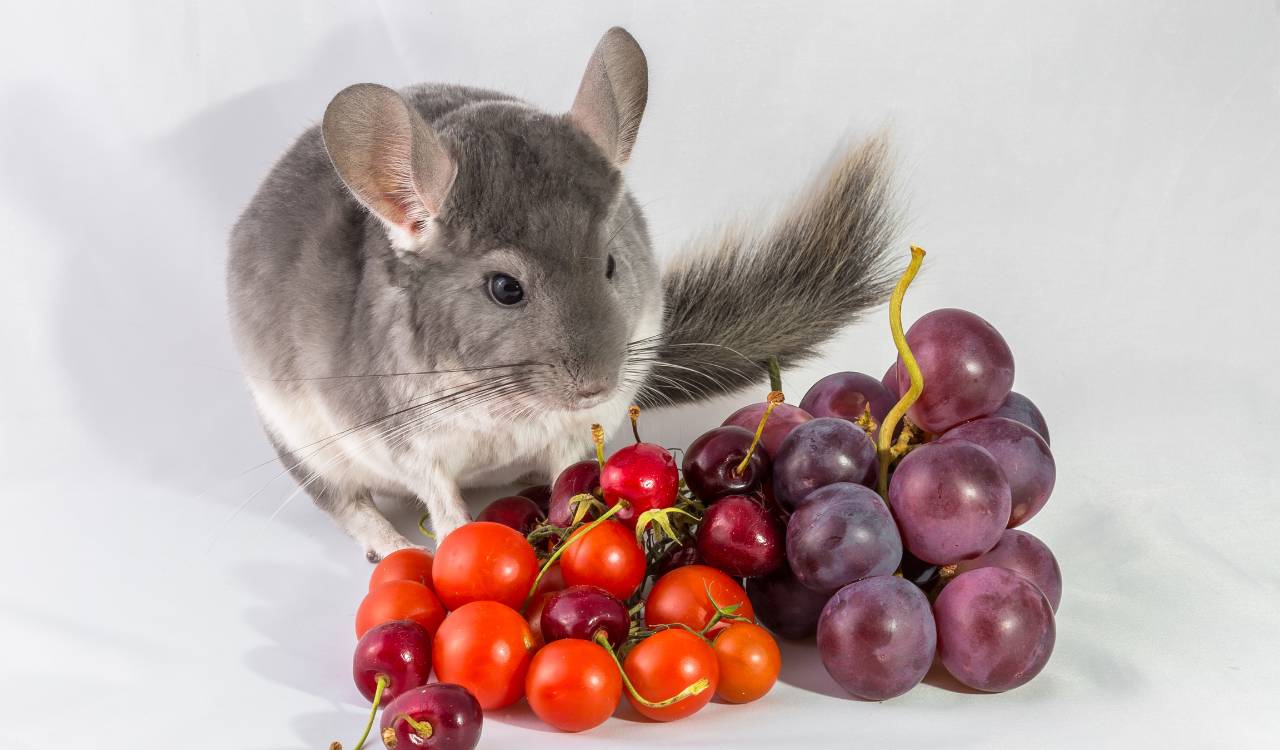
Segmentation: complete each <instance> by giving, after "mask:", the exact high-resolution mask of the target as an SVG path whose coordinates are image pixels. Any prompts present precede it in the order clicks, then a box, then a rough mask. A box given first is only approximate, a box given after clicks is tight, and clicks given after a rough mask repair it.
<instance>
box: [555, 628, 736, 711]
mask: <svg viewBox="0 0 1280 750" xmlns="http://www.w3.org/2000/svg"><path fill="white" fill-rule="evenodd" d="M557 642H558V641H557ZM622 668H623V670H624V671H626V673H627V678H628V679H630V680H631V684H632V686H633V687H635V689H636V692H638V693H639V694H640V696H641V697H642V698H644V699H645V700H647V701H650V702H652V703H661V702H662V701H665V700H669V699H671V698H673V697H675V696H677V695H679V694H680V693H681V692H682V691H683V690H685V689H686V688H688V687H689V686H690V685H692V684H694V683H696V682H697V681H698V680H701V679H706V680H707V683H708V684H707V687H706V688H704V689H703V690H702V692H700V693H698V694H696V695H689V696H686V697H684V698H682V699H680V700H678V701H676V702H675V703H672V704H671V705H669V706H663V707H661V708H652V707H650V706H646V705H644V704H643V703H640V702H638V701H637V700H636V699H635V697H634V696H632V695H631V693H627V700H628V701H630V702H631V705H632V706H634V707H635V709H636V710H637V711H639V712H640V713H641V714H643V715H645V716H648V717H649V718H650V719H653V720H655V721H674V720H676V719H683V718H684V717H686V716H688V715H690V714H692V713H694V712H695V711H697V710H698V709H700V708H702V707H703V706H705V705H707V703H708V702H710V701H711V697H712V696H713V695H715V692H716V685H717V684H719V681H720V666H719V664H717V663H716V655H715V652H714V651H712V650H711V647H710V646H708V645H707V642H706V641H704V640H703V639H701V638H699V637H698V636H696V635H694V634H693V633H690V632H689V631H687V630H682V629H680V628H671V629H669V630H659V631H658V632H657V633H654V634H653V635H651V636H649V637H648V638H645V639H644V640H643V641H640V643H638V644H637V645H636V646H635V647H634V648H632V649H631V653H629V654H627V658H626V660H625V661H623V663H622Z"/></svg>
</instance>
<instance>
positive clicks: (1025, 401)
mask: <svg viewBox="0 0 1280 750" xmlns="http://www.w3.org/2000/svg"><path fill="white" fill-rule="evenodd" d="M991 416H993V417H1004V418H1005V419H1012V420H1013V421H1015V422H1021V423H1022V424H1025V425H1026V426H1028V427H1030V428H1031V429H1033V430H1035V431H1036V432H1038V433H1039V434H1040V437H1042V438H1044V442H1045V445H1048V444H1049V423H1048V422H1045V421H1044V415H1043V414H1041V413H1040V410H1039V409H1037V408H1036V405H1035V404H1034V403H1032V401H1031V399H1029V398H1027V397H1026V396H1024V395H1022V394H1021V393H1018V392H1017V391H1009V396H1008V397H1007V398H1006V399H1005V400H1004V403H1003V404H1000V408H999V409H996V410H995V411H993V412H991Z"/></svg>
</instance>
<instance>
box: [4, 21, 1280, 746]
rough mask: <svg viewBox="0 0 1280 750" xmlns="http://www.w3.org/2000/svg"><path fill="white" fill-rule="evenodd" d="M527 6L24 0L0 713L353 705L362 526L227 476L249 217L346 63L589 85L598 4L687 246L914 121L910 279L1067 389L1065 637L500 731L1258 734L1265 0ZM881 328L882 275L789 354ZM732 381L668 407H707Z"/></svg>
mask: <svg viewBox="0 0 1280 750" xmlns="http://www.w3.org/2000/svg"><path fill="white" fill-rule="evenodd" d="M537 7H538V10H536V11H535V10H534V6H533V5H524V4H521V5H514V4H513V5H511V6H510V8H509V9H508V8H506V7H502V6H492V5H489V4H485V3H465V4H464V3H460V4H458V5H456V6H452V5H451V6H443V5H441V4H437V3H431V4H427V3H390V2H383V3H350V4H332V3H312V2H296V3H242V4H238V5H237V4H232V3H222V2H217V3H215V2H208V3H168V2H155V3H142V2H131V3H114V4H107V3H98V4H81V5H79V6H76V7H63V6H62V5H61V4H56V3H30V2H22V3H19V2H13V3H6V7H5V9H4V16H5V21H4V23H3V24H0V160H2V161H0V197H2V199H0V226H3V228H4V235H3V245H2V248H3V249H2V250H0V252H2V253H3V266H4V267H3V272H0V299H2V300H3V302H0V305H3V308H2V310H3V312H2V314H0V343H2V345H3V350H2V351H3V354H0V359H2V360H3V363H4V364H3V368H2V370H0V371H2V372H3V383H4V387H3V389H0V425H2V426H0V430H2V432H0V439H2V441H3V442H2V444H0V476H2V477H3V485H2V486H3V489H2V490H0V491H2V492H3V495H4V505H3V509H4V516H3V520H2V521H0V524H2V525H3V528H4V534H3V543H2V544H0V566H2V568H0V569H2V570H3V571H4V572H3V574H2V575H3V578H2V581H3V585H0V644H3V646H2V647H0V675H3V679H2V680H0V715H2V716H3V718H4V720H3V721H0V746H3V747H4V748H6V749H7V750H13V749H21V748H37V747H39V748H44V747H95V748H117V747H126V746H127V747H182V748H226V747H237V748H239V747H244V748H311V749H313V750H314V749H316V748H323V747H327V745H328V742H329V741H330V740H332V739H341V740H343V741H344V742H345V743H348V744H349V743H350V742H352V741H353V740H354V738H355V735H356V731H357V729H358V728H359V726H360V724H361V721H362V718H363V715H364V713H365V707H364V706H363V705H362V703H363V702H362V701H361V700H360V699H359V697H358V695H357V694H356V693H355V690H354V688H353V686H352V685H351V681H350V677H349V671H348V670H349V653H350V649H351V646H352V643H353V641H352V634H351V620H352V616H353V613H354V611H355V607H356V604H357V602H358V601H359V598H360V596H361V593H362V591H363V588H364V584H365V580H366V576H367V575H368V573H369V566H368V564H367V563H365V562H364V560H363V558H362V556H361V554H360V551H359V550H358V549H357V548H356V547H355V546H354V545H353V544H352V543H351V542H349V541H348V540H347V539H345V538H344V537H342V536H341V535H340V534H339V532H338V531H337V530H336V529H335V528H334V527H333V526H332V525H330V523H329V522H328V521H327V520H326V519H325V518H324V517H323V515H322V514H321V513H320V512H319V511H317V510H316V509H314V508H313V507H312V506H311V504H310V502H309V501H307V500H306V499H305V498H304V497H302V496H299V497H296V498H294V499H293V500H292V501H288V500H287V498H289V497H290V496H291V495H292V494H293V485H292V483H291V482H289V481H287V480H285V479H275V480H274V481H271V480H272V478H273V476H275V475H276V473H277V468H276V467H274V466H266V465H264V466H262V467H260V468H258V469H256V470H254V471H252V472H249V473H247V474H242V472H244V471H245V470H247V469H249V468H250V467H253V466H254V465H255V464H258V463H259V462H260V461H265V460H267V459H269V458H271V451H270V449H269V448H268V446H267V443H266V442H265V440H264V439H263V437H262V436H261V435H260V434H259V431H258V428H257V425H256V422H255V418H254V415H253V412H252V410H251V407H250V404H249V399H248V396H247V394H246V392H245V390H244V388H243V387H242V386H241V384H240V381H239V379H238V375H237V374H236V367H237V363H236V360H235V357H234V356H233V354H232V351H231V348H230V343H229V339H228V334H227V331H226V326H225V323H224V311H223V303H222V295H223V286H222V274H223V270H222V269H223V257H224V239H225V236H226V234H227V230H228V227H229V226H230V223H231V222H232V221H233V219H234V217H235V215H236V213H237V211H238V210H239V209H240V208H241V207H242V206H243V204H244V203H245V202H246V201H247V199H248V197H249V195H250V193H251V191H252V190H253V189H254V187H255V185H256V183H257V181H258V179H259V178H261V177H262V176H263V174H264V173H265V172H266V170H267V168H268V167H269V165H270V164H271V162H272V160H273V159H274V158H275V157H276V156H277V155H278V154H279V153H280V152H281V151H282V150H283V149H284V148H285V147H286V146H287V145H288V144H289V142H290V140H291V139H292V138H293V137H294V136H295V135H296V134H297V133H298V132H299V131H300V130H301V129H303V128H304V127H305V126H307V125H309V124H310V123H313V122H315V121H316V120H317V119H318V117H319V115H320V113H321V112H322V111H323V108H324V106H325V104H326V103H327V101H328V99H329V97H330V96H331V95H332V94H333V93H334V92H336V91H337V90H338V89H340V88H341V87H343V86H344V85H346V84H348V83H351V82H355V81H362V80H374V81H379V82H383V83H387V84H391V85H402V84H407V83H410V82H414V81H418V80H440V81H458V82H467V83H472V84H480V85H487V86H492V87H496V88H499V89H502V90H506V91H510V92H513V93H516V94H520V95H523V96H525V97H527V98H529V99H530V100H532V101H534V102H536V103H538V104H540V105H544V106H546V107H553V108H563V107H567V106H568V104H569V102H570V100H571V97H572V95H573V93H574V91H575V90H576V87H577V83H578V78H579V76H580V73H581V69H582V67H583V65H584V64H585V62H586V59H587V56H588V54H589V53H590V51H591V48H592V46H593V45H594V43H595V41H596V39H597V37H598V36H599V34H600V33H601V32H603V31H604V29H605V28H607V27H608V26H610V25H613V24H622V25H625V26H626V27H628V28H629V29H630V30H631V31H632V32H633V33H634V34H635V36H636V37H637V38H638V39H639V40H640V42H641V44H642V45H643V46H644V48H645V50H646V51H647V53H648V55H649V60H650V66H651V67H650V70H651V74H652V86H651V99H650V103H649V110H648V113H647V116H646V119H645V122H644V125H643V127H642V129H641V133H640V140H639V145H638V147H637V150H636V153H635V158H634V160H633V164H632V165H631V168H630V178H631V181H632V184H633V186H634V188H635V190H636V192H637V194H638V195H639V196H640V198H641V200H642V201H644V202H646V204H647V206H648V210H649V214H650V218H651V222H652V226H653V229H654V234H655V237H656V239H657V242H658V245H659V247H660V248H661V251H662V252H663V253H670V252H672V251H674V250H675V249H676V248H677V247H678V246H679V245H680V244H681V243H682V242H683V241H684V240H685V239H686V238H688V237H690V236H691V235H693V234H694V233H696V232H697V231H698V230H699V229H702V228H705V227H707V226H709V225H710V224H712V223H713V222H715V221H717V220H719V219H721V218H722V217H724V216H726V215H727V214H729V213H734V212H748V211H750V210H752V209H754V208H757V207H761V206H767V205H769V204H770V203H771V202H772V201H775V200H777V199H778V198H779V197H782V196H785V195H787V193H788V191H789V190H790V189H792V188H794V187H795V186H797V185H798V184H799V183H800V182H801V180H802V179H803V178H804V177H805V176H806V175H808V174H810V173H811V172H812V171H813V170H814V169H815V168H816V167H817V165H818V164H819V163H820V162H821V161H822V160H823V159H824V158H825V156H826V155H827V154H828V153H829V151H830V149H831V148H832V146H833V144H834V143H835V142H836V141H837V140H839V139H840V138H841V137H843V136H845V135H849V134H852V135H856V134H860V133H865V132H867V131H869V130H871V129H873V128H876V127H878V126H881V125H884V124H889V125H890V126H891V128H892V132H893V135H894V140H895V142H896V144H897V147H898V149H899V152H900V154H901V157H902V162H903V169H902V177H903V181H904V186H905V190H906V194H907V195H909V196H910V198H911V215H912V217H913V218H914V223H913V225H912V230H911V232H910V233H909V234H908V236H907V237H906V239H908V240H910V241H913V242H916V243H918V244H921V245H923V246H924V247H925V248H927V249H928V250H929V251H930V255H929V260H928V262H927V265H926V273H925V274H924V275H923V277H922V278H921V280H920V281H919V282H918V284H917V286H916V287H914V288H913V291H912V293H911V296H910V297H909V298H908V302H907V315H908V318H914V317H916V316H918V315H919V314H921V313H923V312H925V311H927V310H930V309H932V308H935V307H940V306H959V307H966V308H970V309H973V310H975V311H977V312H979V313H981V314H982V315H984V316H986V317H987V318H988V319H989V320H991V321H992V322H993V323H995V325H997V326H998V327H999V328H1000V329H1001V330H1002V331H1003V333H1004V334H1005V336H1006V337H1007V338H1008V340H1009V341H1010V343H1011V344H1012V346H1013V348H1014V351H1015V354H1016V356H1017V361H1018V381H1017V386H1016V387H1017V389H1018V390H1020V391H1022V392H1024V393H1026V394H1028V395H1030V396H1032V397H1033V398H1034V399H1035V400H1036V401H1037V402H1038V403H1039V404H1040V406H1041V407H1042V408H1043V410H1044V411H1045V413H1046V415H1047V416H1048V418H1049V421H1050V424H1051V427H1052V433H1053V447H1054V451H1055V453H1056V455H1057V461H1058V486H1057V490H1056V492H1055V494H1054V498H1053V499H1052V501H1051V502H1050V504H1049V506H1048V508H1047V509H1046V510H1045V511H1044V512H1043V513H1042V514H1041V515H1040V516H1039V517H1038V518H1036V519H1035V520H1034V521H1033V522H1032V523H1031V524H1030V526H1029V529H1030V530H1031V531H1032V532H1034V533H1035V534H1037V535H1039V536H1040V537H1042V538H1043V539H1045V540H1046V541H1047V542H1048V543H1049V544H1050V546H1051V547H1052V548H1053V549H1054V550H1055V551H1056V553H1057V555H1058V557H1059V560H1060V561H1061V564H1062V568H1063V571H1064V575H1065V579H1066V590H1065V595H1064V600H1063V605H1062V610H1061V613H1060V616H1059V618H1058V645H1057V650H1056V653H1055V654H1054V656H1053V659H1052V661H1051V662H1050V663H1049V666H1048V668H1047V669H1046V671H1045V672H1044V673H1043V674H1042V675H1041V676H1040V677H1039V678H1038V679H1036V680H1035V681H1034V682H1032V683H1031V684H1029V685H1027V686H1026V687H1023V688H1021V689H1018V690H1016V691H1013V692H1011V693H1007V694H1003V695H972V694H965V693H959V692H952V691H950V690H947V689H945V688H944V687H939V686H937V685H924V686H921V687H919V688H917V689H916V690H914V691H912V692H911V693H909V694H908V695H907V696H905V697H902V698H899V699H897V700H893V701H890V702H887V703H883V704H876V703H860V702H855V701H851V700H846V699H843V698H840V697H837V691H836V690H835V689H834V687H833V685H832V684H831V683H830V682H829V681H828V680H827V679H826V676H825V674H824V673H823V672H822V671H821V667H820V666H819V664H818V662H817V658H816V654H815V653H814V651H813V650H812V649H811V648H809V647H807V646H801V647H788V648H787V650H786V652H785V656H786V667H785V669H784V674H783V681H784V683H785V684H782V685H780V686H779V688H778V689H777V690H775V691H774V693H772V694H771V695H770V696H769V697H768V699H767V700H765V701H762V702H761V703H759V704H756V705H753V706H750V707H746V708H740V707H732V706H727V705H718V704H713V705H712V706H710V707H709V708H708V709H707V710H705V711H704V712H703V713H701V714H700V715H698V716H697V717H695V718H693V719H692V720H688V721H683V722H680V723H677V724H674V725H666V726H657V725H650V724H644V723H637V722H636V721H634V720H633V719H629V718H626V716H624V717H623V718H615V719H613V720H611V721H609V722H608V723H607V724H606V725H605V726H603V727H601V728H600V729H597V730H595V731H593V732H590V733H588V734H586V735H582V736H562V735H556V734H550V733H546V731H545V730H540V729H539V728H537V725H536V722H535V721H534V720H533V718H532V716H531V714H529V713H528V711H527V709H526V708H523V707H520V708H516V709H511V710H507V711H502V712H496V713H494V714H492V715H491V716H489V717H488V718H487V719H486V724H485V730H484V732H485V733H484V741H483V743H484V744H483V746H484V747H515V746H518V747H522V748H526V749H527V750H533V748H537V747H548V748H549V747H557V748H561V747H622V746H626V747H651V746H666V747H710V746H729V745H730V744H732V746H734V747H779V746H807V747H813V748H817V747H841V748H846V747H854V746H857V747H904V748H905V747H928V748H940V747H991V746H994V745H996V744H997V743H999V744H1000V745H1004V746H1012V747H1048V746H1093V747H1097V746H1116V747H1120V746H1123V747H1152V746H1163V747H1170V746H1186V747H1204V746H1248V747H1258V746H1262V745H1264V744H1267V745H1269V744H1272V743H1273V742H1274V736H1273V735H1274V734H1275V733H1276V731H1277V730H1280V723H1278V720H1277V717H1280V679H1278V678H1280V668H1278V666H1280V665H1278V657H1277V646H1276V642H1275V639H1276V635H1277V633H1280V574H1277V572H1276V570H1277V568H1276V564H1275V552H1274V551H1275V548H1276V542H1277V538H1278V537H1280V523H1277V520H1276V515H1275V502H1276V484H1275V479H1274V477H1275V472H1276V469H1275V466H1276V454H1277V450H1278V449H1280V442H1277V439H1276V436H1275V432H1274V431H1273V430H1274V425H1275V424H1276V423H1277V421H1280V389H1278V388H1277V386H1276V382H1277V381H1276V377H1275V373H1274V370H1273V369H1272V368H1274V367H1275V366H1276V365H1277V364H1280V357H1277V344H1276V340H1277V335H1278V334H1280V330H1278V326H1277V322H1278V321H1277V314H1276V312H1275V308H1274V302H1273V301H1272V300H1273V299H1274V293H1275V289H1276V285H1277V283H1278V282H1280V273H1277V271H1278V270H1280V263H1278V262H1277V250H1280V240H1278V239H1277V238H1280V211H1278V210H1277V208H1278V206H1280V152H1278V150H1277V144H1278V143H1280V135H1278V134H1280V51H1278V46H1277V45H1278V40H1280V20H1278V17H1277V5H1276V4H1275V3H1273V2H1231V3H1226V2H1224V3H1136V2H1135V3H1124V4H1119V3H1106V2H1092V3H1065V2H1064V3H1057V4H1052V5H1047V4H1043V3H1019V2H1008V3H963V4H961V3H955V4H941V3H936V4H919V3H893V4H889V3H881V4H875V5H873V4H870V3H857V4H854V3H839V4H836V3H831V4H830V5H829V7H821V6H818V5H807V6H805V7H804V8H803V9H799V8H792V7H790V5H788V6H787V7H785V8H784V7H783V6H782V5H781V4H779V5H777V6H773V5H769V4H764V3H725V4H720V5H707V4H699V5H698V6H697V8H696V10H695V9H688V8H685V7H684V6H683V4H681V5H676V4H665V5H658V6H655V5H651V4H644V5H642V4H630V3H617V4H605V3H582V4H578V5H549V4H539V5H538V6H537ZM904 257H905V256H904ZM890 356H891V345H890V341H889V337H888V333H887V325H886V323H885V318H884V315H883V313H879V314H877V315H875V316H873V317H872V318H871V319H870V320H869V321H868V322H867V323H866V324H864V325H862V326H861V327H859V328H857V329H855V330H853V331H850V332H849V333H848V334H846V335H844V336H843V337H842V338H841V339H840V340H839V342H838V343H837V344H836V345H834V346H832V347H831V349H830V357H829V359H828V360H827V361H826V362H823V363H816V364H814V365H813V366H812V367H809V368H807V369H805V370H803V371H794V372H790V373H787V376H788V378H787V379H788V383H789V384H790V387H789V389H788V390H789V392H790V393H792V394H794V396H795V397H797V398H798V396H799V395H800V394H801V393H802V392H803V388H804V387H807V386H808V384H809V383H811V382H812V381H813V380H814V379H816V377H818V376H819V375H821V374H823V373H825V372H827V371H831V370H834V369H861V370H865V371H867V372H870V373H872V374H875V375H877V376H878V375H879V374H880V373H881V372H882V371H883V369H884V367H885V365H886V364H887V363H888V362H889V360H890ZM747 398H748V397H747V396H744V397H742V398H740V399H726V400H722V401H720V402H718V403H715V404H712V405H708V406H705V407H702V408H697V409H690V410H686V411H683V412H680V413H661V414H659V413H656V412H655V413H652V414H650V415H649V416H648V417H647V419H646V431H647V432H648V433H649V434H650V435H654V436H656V437H659V438H661V440H662V441H663V442H665V443H667V444H684V443H687V442H688V441H689V440H690V439H692V438H693V437H694V436H695V435H696V434H697V433H698V432H700V431H701V430H703V429H704V428H706V427H709V426H711V425H713V424H715V423H718V421H719V420H720V418H721V417H722V416H723V415H724V414H726V413H727V412H728V411H730V410H731V409H732V408H733V407H734V405H735V404H737V403H739V402H742V401H745V400H746V399H747ZM258 490H261V492H260V494H257V495H256V496H253V495H254V493H255V492H256V491H258ZM251 496H253V497H252V499H251V500H248V499H249V498H250V497H251ZM482 499H483V498H480V497H477V498H476V501H477V502H479V501H480V500H482ZM246 500H248V502H247V505H245V507H244V510H243V512H241V513H239V515H237V516H236V517H235V518H234V520H231V521H230V522H227V519H228V517H229V516H230V515H231V513H232V511H233V510H234V509H235V508H236V507H237V506H239V505H241V504H242V503H245V502H246ZM273 516H274V517H273ZM412 516H413V514H412V513H410V512H403V513H401V515H400V520H401V521H404V522H405V523H411V522H412V520H411V519H412ZM627 716H629V715H627ZM77 743H78V744H77Z"/></svg>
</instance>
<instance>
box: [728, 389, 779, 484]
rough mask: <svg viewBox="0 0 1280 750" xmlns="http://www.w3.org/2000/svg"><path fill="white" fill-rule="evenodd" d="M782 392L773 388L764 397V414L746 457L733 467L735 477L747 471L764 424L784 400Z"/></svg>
mask: <svg viewBox="0 0 1280 750" xmlns="http://www.w3.org/2000/svg"><path fill="white" fill-rule="evenodd" d="M785 398H786V397H785V396H783V395H782V391H780V390H778V389H777V388H774V389H773V390H772V391H769V395H768V396H766V397H765V405H764V414H761V415H760V424H758V425H756V434H755V437H753V438H751V445H750V447H748V448H747V455H745V456H743V457H742V462H741V463H739V464H738V465H737V466H735V467H733V473H734V475H736V476H742V472H744V471H746V470H747V464H748V463H750V462H751V454H753V453H755V452H756V446H758V445H760V438H761V437H762V436H763V435H764V424H765V422H768V421H769V415H770V414H772V413H773V408H774V407H775V406H777V405H778V404H780V403H782V402H783V401H784V400H785Z"/></svg>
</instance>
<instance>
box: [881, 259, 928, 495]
mask: <svg viewBox="0 0 1280 750" xmlns="http://www.w3.org/2000/svg"><path fill="white" fill-rule="evenodd" d="M923 262H924V250H922V249H921V248H919V247H917V246H915V245H912V246H911V262H910V263H908V264H907V270H906V271H904V272H903V273H902V278H900V279H898V286H897V287H895V288H894V290H893V296H892V297H890V298H889V330H890V332H891V333H892V334H893V345H894V346H895V347H896V348H897V349H898V356H899V357H901V358H902V364H903V366H904V367H906V368H907V374H908V375H909V376H910V377H911V387H910V388H908V389H907V392H906V393H904V394H902V398H901V399H899V400H898V403H896V404H894V405H893V408H892V409H890V410H889V413H888V414H887V415H885V418H884V421H883V422H881V423H880V434H879V440H878V445H877V452H878V453H879V454H880V477H879V481H878V485H879V486H878V489H879V490H880V496H881V497H883V498H884V499H885V500H886V501H887V500H888V499H889V463H890V462H891V461H892V460H893V454H892V446H891V443H892V442H893V431H894V429H895V428H896V427H897V426H898V422H899V421H900V420H901V419H902V417H903V415H905V414H906V413H907V409H909V408H911V405H912V404H914V403H915V402H916V399H918V398H920V394H921V393H922V392H923V391H924V375H922V374H921V373H920V364H919V363H918V362H916V358H915V355H914V354H912V353H911V347H910V346H908V345H907V336H906V334H905V333H903V331H902V298H903V297H905V296H906V294H907V287H908V286H910V285H911V280H912V279H914V278H915V277H916V272H918V271H919V270H920V264H921V263H923Z"/></svg>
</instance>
